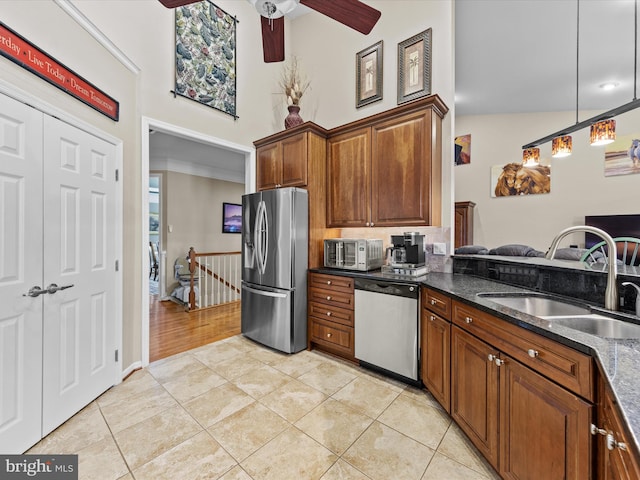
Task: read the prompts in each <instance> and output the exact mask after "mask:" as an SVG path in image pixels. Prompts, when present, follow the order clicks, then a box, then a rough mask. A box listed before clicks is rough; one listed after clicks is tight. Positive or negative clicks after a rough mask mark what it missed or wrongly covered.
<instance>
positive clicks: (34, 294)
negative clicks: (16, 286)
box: [22, 286, 49, 297]
mask: <svg viewBox="0 0 640 480" xmlns="http://www.w3.org/2000/svg"><path fill="white" fill-rule="evenodd" d="M43 293H49V290H42V289H41V288H40V287H38V286H35V287H31V288H30V289H29V291H28V292H27V293H23V294H22V296H23V297H37V296H39V295H42V294H43Z"/></svg>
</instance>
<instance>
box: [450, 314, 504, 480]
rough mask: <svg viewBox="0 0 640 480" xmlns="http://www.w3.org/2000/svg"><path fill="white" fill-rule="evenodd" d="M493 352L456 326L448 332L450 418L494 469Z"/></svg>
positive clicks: (495, 392) (495, 390)
mask: <svg viewBox="0 0 640 480" xmlns="http://www.w3.org/2000/svg"><path fill="white" fill-rule="evenodd" d="M496 354H497V350H496V349H495V348H492V347H490V346H489V345H488V344H486V343H485V342H483V341H482V340H479V339H477V338H476V337H474V336H473V335H470V334H468V333H467V332H465V331H464V330H462V329H460V328H458V327H455V326H454V327H452V330H451V416H452V417H453V419H454V420H455V421H456V423H457V424H458V425H459V426H460V428H461V429H462V430H463V431H464V432H465V433H466V434H467V436H468V437H469V439H470V440H471V441H472V442H473V444H474V445H475V446H476V448H477V449H478V450H480V452H481V453H482V455H483V456H484V458H486V459H487V461H488V462H489V463H490V464H491V465H492V466H493V467H494V468H496V470H497V469H498V375H497V372H496V369H495V366H494V363H493V362H492V361H491V360H489V355H492V356H495V355H496Z"/></svg>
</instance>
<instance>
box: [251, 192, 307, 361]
mask: <svg viewBox="0 0 640 480" xmlns="http://www.w3.org/2000/svg"><path fill="white" fill-rule="evenodd" d="M308 205H309V199H308V193H307V191H306V190H303V189H300V188H278V189H275V190H265V191H262V192H257V193H252V194H249V195H243V196H242V313H241V331H242V334H243V335H245V336H246V337H249V338H251V339H253V340H255V341H257V342H260V343H262V344H264V345H266V346H268V347H271V348H274V349H276V350H280V351H282V352H286V353H294V352H298V351H300V350H303V349H304V348H306V346H307V258H308V237H309V233H308V231H309V207H308Z"/></svg>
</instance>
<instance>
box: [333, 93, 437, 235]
mask: <svg viewBox="0 0 640 480" xmlns="http://www.w3.org/2000/svg"><path fill="white" fill-rule="evenodd" d="M446 112H447V107H446V106H445V105H444V104H443V103H442V102H441V100H440V99H439V97H437V96H436V95H432V96H430V97H427V98H426V99H423V100H418V101H415V102H411V103H408V104H405V105H402V106H400V107H397V108H394V109H391V110H388V111H386V112H383V113H380V114H378V115H373V116H371V117H367V118H365V119H361V120H358V121H356V122H352V123H350V124H347V125H344V126H342V127H338V128H335V129H332V130H331V132H330V135H329V138H328V140H327V144H328V151H327V190H328V194H327V226H328V227H330V228H337V227H364V226H368V227H384V226H410V225H440V223H441V210H442V208H441V206H442V205H441V189H442V185H441V182H442V146H441V136H442V135H441V130H442V118H443V117H444V115H445V114H446Z"/></svg>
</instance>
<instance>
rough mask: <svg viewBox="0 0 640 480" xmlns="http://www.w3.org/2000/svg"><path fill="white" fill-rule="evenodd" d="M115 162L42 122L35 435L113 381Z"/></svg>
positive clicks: (87, 139) (109, 149) (62, 128)
mask: <svg viewBox="0 0 640 480" xmlns="http://www.w3.org/2000/svg"><path fill="white" fill-rule="evenodd" d="M115 154H116V149H115V146H114V145H112V144H109V143H107V142H105V141H104V140H101V139H99V138H97V137H95V136H93V135H91V134H88V133H86V132H84V131H81V130H79V129H77V128H75V127H72V126H70V125H68V124H66V123H64V122H61V121H59V120H57V119H55V118H52V117H49V116H45V121H44V179H45V182H44V238H45V243H44V276H43V278H44V283H45V284H46V286H49V285H51V284H56V285H58V286H59V287H67V286H71V285H72V286H71V287H69V288H66V289H64V290H60V291H58V292H56V293H54V294H48V295H44V297H45V298H44V337H43V338H44V344H43V345H44V348H43V352H44V363H43V369H44V370H43V414H42V418H43V435H46V434H47V433H49V432H50V431H51V430H53V429H54V428H55V427H57V426H58V425H60V424H61V423H62V422H64V421H65V420H66V419H67V418H69V417H70V416H71V415H73V414H74V413H76V412H77V411H79V410H80V409H81V408H82V407H84V406H85V405H87V404H88V403H90V402H91V401H92V400H93V399H94V398H96V397H97V396H99V395H100V394H101V393H102V392H104V391H105V390H106V389H107V388H109V387H110V386H111V385H112V384H113V380H114V378H115V369H116V362H115V348H116V343H115V328H114V323H115V320H116V314H115V281H116V274H115V200H116V198H115V195H116V193H115V184H116V183H115V158H116V157H115Z"/></svg>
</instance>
